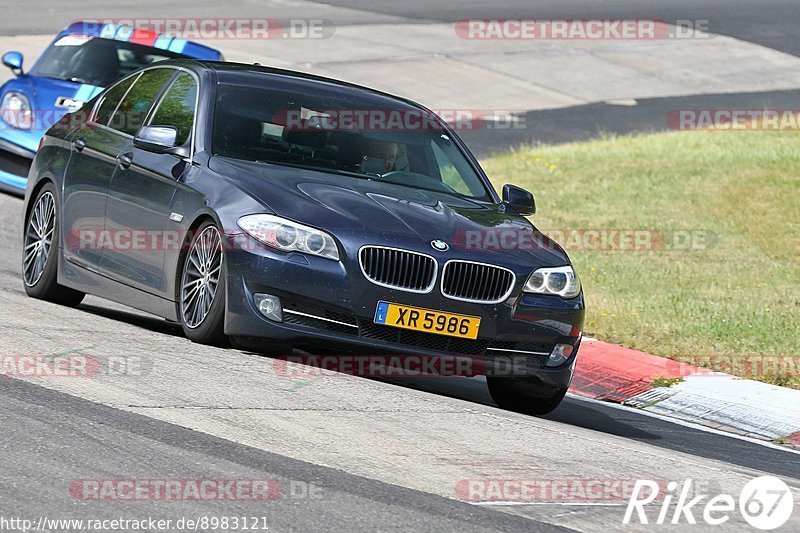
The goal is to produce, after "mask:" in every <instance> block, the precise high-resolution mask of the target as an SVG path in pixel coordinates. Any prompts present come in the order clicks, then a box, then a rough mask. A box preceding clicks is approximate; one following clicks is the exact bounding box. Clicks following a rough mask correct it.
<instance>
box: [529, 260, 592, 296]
mask: <svg viewBox="0 0 800 533" xmlns="http://www.w3.org/2000/svg"><path fill="white" fill-rule="evenodd" d="M523 290H524V291H525V292H532V293H535V294H554V295H556V296H561V297H562V298H567V299H568V298H575V297H576V296H577V295H578V294H580V292H581V280H580V279H579V278H578V275H577V274H576V273H575V270H573V269H572V267H571V266H562V267H547V268H540V269H538V270H536V271H534V273H533V274H531V275H530V277H529V278H528V281H527V282H526V283H525V288H524V289H523Z"/></svg>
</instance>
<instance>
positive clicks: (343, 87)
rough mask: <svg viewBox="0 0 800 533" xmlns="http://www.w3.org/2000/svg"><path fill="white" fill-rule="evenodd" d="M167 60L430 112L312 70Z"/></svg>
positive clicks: (230, 78)
mask: <svg viewBox="0 0 800 533" xmlns="http://www.w3.org/2000/svg"><path fill="white" fill-rule="evenodd" d="M167 62H169V63H175V64H182V65H186V66H189V65H190V64H194V65H197V66H200V67H203V68H205V69H208V70H212V71H214V72H215V73H216V75H217V79H218V80H219V81H220V82H223V83H244V84H251V83H252V82H253V81H255V80H257V79H259V77H264V76H266V77H269V78H270V79H271V80H272V81H277V82H280V81H284V82H292V81H295V82H298V83H302V84H306V85H308V86H309V87H313V86H325V87H327V88H331V89H334V90H338V91H341V92H342V93H345V94H347V93H349V95H350V96H353V97H360V98H364V99H372V100H382V101H383V102H384V103H385V104H390V103H391V104H394V105H395V106H398V107H413V108H415V109H420V110H424V111H426V112H430V113H432V111H431V110H430V109H428V108H427V107H425V106H423V105H422V104H420V103H418V102H415V101H413V100H410V99H408V98H403V97H401V96H396V95H393V94H389V93H385V92H382V91H379V90H377V89H372V88H370V87H365V86H363V85H357V84H355V83H350V82H346V81H342V80H337V79H334V78H327V77H325V76H318V75H316V74H309V73H307V72H298V71H294V70H286V69H281V68H276V67H268V66H264V65H260V64H258V63H236V62H231V61H205V60H189V59H170V60H168V61H165V62H164V63H167Z"/></svg>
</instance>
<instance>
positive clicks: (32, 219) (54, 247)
mask: <svg viewBox="0 0 800 533" xmlns="http://www.w3.org/2000/svg"><path fill="white" fill-rule="evenodd" d="M58 215H59V211H58V206H57V205H56V195H55V187H54V186H53V184H52V183H47V184H46V185H45V186H44V187H42V190H41V191H39V194H38V196H37V197H36V200H35V201H34V202H33V207H32V208H31V210H30V212H29V213H28V216H27V218H26V220H25V237H24V238H23V241H22V242H23V244H22V280H23V282H24V283H25V292H26V293H27V295H28V296H30V297H32V298H38V299H40V300H46V301H48V302H53V303H57V304H61V305H67V306H70V307H74V306H76V305H78V304H79V303H81V301H82V300H83V297H84V296H85V294H83V293H82V292H78V291H76V290H73V289H70V288H68V287H64V286H63V285H59V284H58V242H59V241H58V239H59V235H60V233H59V231H60V223H59V220H58Z"/></svg>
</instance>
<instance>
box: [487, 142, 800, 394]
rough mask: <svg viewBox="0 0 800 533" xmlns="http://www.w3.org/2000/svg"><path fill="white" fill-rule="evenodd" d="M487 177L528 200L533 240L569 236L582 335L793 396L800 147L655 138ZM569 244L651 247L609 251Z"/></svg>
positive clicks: (528, 155)
mask: <svg viewBox="0 0 800 533" xmlns="http://www.w3.org/2000/svg"><path fill="white" fill-rule="evenodd" d="M482 164H483V167H484V169H485V170H486V172H487V174H488V175H489V177H490V178H491V179H492V181H493V182H494V183H497V184H504V183H513V184H515V185H519V186H521V187H524V188H526V189H528V190H530V191H531V192H533V193H534V195H535V197H536V201H537V206H538V213H537V214H536V215H535V216H533V217H532V218H531V220H532V221H533V222H534V224H536V226H537V227H538V228H539V229H541V230H542V231H544V232H545V233H547V234H557V235H559V236H561V237H562V238H563V237H564V236H570V239H567V240H568V241H569V242H567V243H566V246H565V247H566V248H567V251H568V252H569V254H570V257H571V259H572V261H573V263H574V264H575V267H576V269H577V271H578V273H579V274H580V276H581V280H582V282H583V286H584V291H585V294H586V301H587V321H586V328H585V329H586V333H587V334H589V335H595V336H597V337H599V338H601V339H603V340H605V341H608V342H612V343H617V344H623V345H625V346H630V347H632V348H636V349H640V350H643V351H646V352H649V353H652V354H655V355H661V356H666V357H670V358H673V359H679V360H682V361H685V362H689V363H703V362H705V363H706V364H709V363H710V364H712V365H713V366H712V367H713V368H719V369H720V370H724V371H728V372H730V373H734V374H738V375H742V376H745V377H753V378H755V379H760V380H762V381H767V382H771V383H776V384H780V385H783V386H791V387H795V388H800V375H798V374H800V372H799V370H800V342H798V341H799V340H800V134H798V133H794V132H763V131H758V132H668V133H654V134H644V135H637V136H627V137H615V138H603V139H599V140H594V141H590V142H582V143H575V144H566V145H558V146H539V147H528V148H521V149H517V150H515V151H513V152H510V153H506V154H499V155H496V156H494V157H492V158H489V159H488V160H486V161H483V162H482ZM575 230H601V231H606V232H607V231H608V230H641V231H637V233H639V234H643V232H646V233H644V234H645V235H650V236H651V237H652V238H651V242H652V243H654V245H653V246H650V247H647V248H648V249H646V250H643V251H642V250H640V251H634V250H633V249H631V248H629V249H626V250H617V251H608V250H604V249H598V248H597V247H596V246H595V244H596V241H590V240H588V236H589V235H590V234H586V233H581V232H580V231H575ZM569 232H572V233H569ZM660 243H666V246H660ZM562 244H565V243H564V242H562ZM600 248H602V246H601V247H600Z"/></svg>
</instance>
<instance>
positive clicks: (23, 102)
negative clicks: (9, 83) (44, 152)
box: [0, 91, 33, 130]
mask: <svg viewBox="0 0 800 533" xmlns="http://www.w3.org/2000/svg"><path fill="white" fill-rule="evenodd" d="M0 116H1V117H2V119H3V120H4V121H6V122H7V123H8V124H10V125H11V126H13V127H15V128H18V129H21V130H29V129H31V127H32V126H33V110H32V109H31V101H30V100H28V97H27V96H25V95H24V94H22V93H20V92H17V91H9V92H7V93H6V95H5V96H4V97H3V102H2V104H0Z"/></svg>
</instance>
